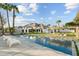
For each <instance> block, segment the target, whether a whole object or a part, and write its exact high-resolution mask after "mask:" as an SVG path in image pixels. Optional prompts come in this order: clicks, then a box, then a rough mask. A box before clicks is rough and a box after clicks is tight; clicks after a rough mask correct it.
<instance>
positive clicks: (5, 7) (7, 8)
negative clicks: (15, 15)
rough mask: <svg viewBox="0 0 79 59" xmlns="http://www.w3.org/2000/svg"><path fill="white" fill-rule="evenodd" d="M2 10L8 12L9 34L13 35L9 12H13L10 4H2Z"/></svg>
mask: <svg viewBox="0 0 79 59" xmlns="http://www.w3.org/2000/svg"><path fill="white" fill-rule="evenodd" d="M2 8H3V9H4V10H6V13H7V21H8V28H9V32H10V34H11V30H10V21H9V11H11V8H12V7H11V5H10V4H7V3H4V4H2Z"/></svg>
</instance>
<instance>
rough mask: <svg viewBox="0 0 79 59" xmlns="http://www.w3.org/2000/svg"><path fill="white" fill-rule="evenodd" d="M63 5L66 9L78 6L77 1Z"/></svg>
mask: <svg viewBox="0 0 79 59" xmlns="http://www.w3.org/2000/svg"><path fill="white" fill-rule="evenodd" d="M65 7H66V9H67V10H73V9H75V8H77V7H78V3H66V4H65Z"/></svg>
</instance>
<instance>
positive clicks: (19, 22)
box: [5, 16, 35, 27]
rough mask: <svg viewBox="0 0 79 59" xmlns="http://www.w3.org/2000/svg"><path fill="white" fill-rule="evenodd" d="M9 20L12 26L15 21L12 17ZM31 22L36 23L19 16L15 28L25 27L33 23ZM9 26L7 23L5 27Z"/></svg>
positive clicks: (33, 20)
mask: <svg viewBox="0 0 79 59" xmlns="http://www.w3.org/2000/svg"><path fill="white" fill-rule="evenodd" d="M9 19H10V25H11V26H12V23H13V19H12V17H10V18H9ZM31 22H35V19H26V18H24V17H22V16H17V17H16V18H15V26H24V25H26V24H28V23H31ZM7 26H8V24H7V23H6V24H5V27H7Z"/></svg>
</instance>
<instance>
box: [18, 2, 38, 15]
mask: <svg viewBox="0 0 79 59" xmlns="http://www.w3.org/2000/svg"><path fill="white" fill-rule="evenodd" d="M17 7H18V9H19V11H20V12H22V13H23V14H24V15H28V16H29V15H33V13H37V12H38V11H37V10H38V5H37V4H36V3H27V4H21V5H17Z"/></svg>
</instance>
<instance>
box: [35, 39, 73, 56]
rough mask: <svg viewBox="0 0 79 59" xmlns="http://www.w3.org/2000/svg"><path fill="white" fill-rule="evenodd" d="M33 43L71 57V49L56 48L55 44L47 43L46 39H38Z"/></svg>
mask: <svg viewBox="0 0 79 59" xmlns="http://www.w3.org/2000/svg"><path fill="white" fill-rule="evenodd" d="M34 42H35V43H37V44H40V45H42V46H45V47H48V48H51V49H54V50H57V51H61V52H63V53H66V54H69V55H72V49H71V48H67V47H64V46H57V45H55V44H50V43H49V42H48V39H44V40H41V39H40V38H37V39H36V40H35V41H34Z"/></svg>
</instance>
